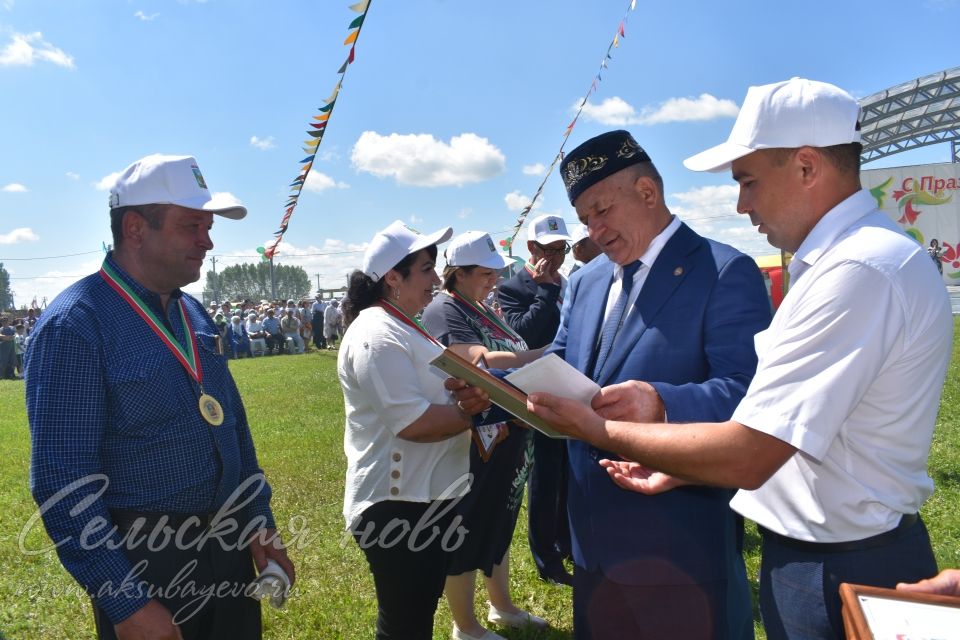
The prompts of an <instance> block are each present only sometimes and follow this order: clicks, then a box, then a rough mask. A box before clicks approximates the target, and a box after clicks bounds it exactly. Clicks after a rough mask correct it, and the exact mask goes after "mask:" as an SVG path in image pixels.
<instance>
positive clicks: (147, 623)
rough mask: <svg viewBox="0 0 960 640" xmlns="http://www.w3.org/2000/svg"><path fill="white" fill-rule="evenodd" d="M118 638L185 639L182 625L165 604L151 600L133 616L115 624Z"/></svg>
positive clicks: (139, 639)
mask: <svg viewBox="0 0 960 640" xmlns="http://www.w3.org/2000/svg"><path fill="white" fill-rule="evenodd" d="M113 631H114V633H116V634H117V640H183V636H182V635H180V627H178V626H177V625H175V624H173V615H171V613H170V611H168V610H167V608H166V607H165V606H163V605H162V604H160V603H159V602H157V601H156V600H151V601H150V602H148V603H147V605H146V606H145V607H143V608H142V609H140V610H138V611H137V612H135V613H134V614H133V615H132V616H130V617H129V618H127V619H126V620H124V621H123V622H121V623H120V624H117V625H114V627H113Z"/></svg>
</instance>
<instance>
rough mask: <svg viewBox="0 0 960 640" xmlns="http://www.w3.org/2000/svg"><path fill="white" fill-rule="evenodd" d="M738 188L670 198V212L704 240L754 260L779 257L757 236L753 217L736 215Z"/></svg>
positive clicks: (725, 187)
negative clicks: (769, 255) (707, 239)
mask: <svg viewBox="0 0 960 640" xmlns="http://www.w3.org/2000/svg"><path fill="white" fill-rule="evenodd" d="M738 189H739V187H737V186H736V185H720V186H711V187H699V188H695V189H690V190H689V191H684V192H682V193H672V194H670V198H669V199H670V200H673V202H669V204H670V211H671V212H673V213H674V214H676V215H677V216H679V217H680V219H681V220H683V221H684V222H685V223H687V225H689V226H690V228H691V229H693V230H694V231H696V232H697V233H699V234H700V235H702V236H705V237H707V238H711V239H713V240H716V241H718V242H723V243H725V244H729V245H731V246H733V247H735V248H737V249H739V250H740V251H742V252H744V253H746V254H748V255H751V256H762V255H766V254H770V253H776V252H777V250H776V249H774V248H773V247H771V246H770V245H769V244H768V243H767V240H766V236H764V235H762V234H760V233H757V230H756V229H755V228H754V227H753V225H751V224H750V217H749V216H746V215H740V214H738V213H737V195H738V193H739V191H738Z"/></svg>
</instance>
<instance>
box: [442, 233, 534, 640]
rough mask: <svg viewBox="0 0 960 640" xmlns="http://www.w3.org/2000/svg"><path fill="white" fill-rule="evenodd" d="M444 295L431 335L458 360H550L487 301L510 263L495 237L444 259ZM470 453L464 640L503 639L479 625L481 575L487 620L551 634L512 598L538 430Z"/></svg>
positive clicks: (484, 436)
mask: <svg viewBox="0 0 960 640" xmlns="http://www.w3.org/2000/svg"><path fill="white" fill-rule="evenodd" d="M444 255H445V257H446V261H447V266H446V267H445V268H444V270H443V293H441V294H440V295H438V296H436V297H435V298H434V299H433V302H431V303H430V304H429V305H428V306H427V308H426V310H425V311H424V312H423V324H424V326H425V327H426V329H427V331H428V332H430V334H431V335H433V336H434V337H436V338H437V339H438V340H440V342H442V343H443V344H444V345H446V346H447V348H448V349H450V350H451V351H453V352H454V353H456V354H458V355H460V356H462V357H464V358H466V359H467V360H470V361H471V362H476V361H478V360H479V359H481V358H482V359H483V360H484V361H485V362H486V364H487V365H489V366H491V367H497V368H511V367H519V366H523V365H524V364H526V363H527V362H530V361H532V360H534V359H536V358H537V357H539V356H540V354H541V353H542V352H543V349H542V348H541V349H536V350H534V351H528V350H527V345H526V343H525V342H524V341H523V338H521V337H520V336H519V334H517V332H516V331H514V330H513V329H512V328H510V325H508V324H507V323H506V322H505V321H504V320H503V318H501V317H500V316H499V315H497V313H496V312H495V311H494V310H493V309H492V308H490V306H488V305H487V304H486V303H485V302H484V300H485V299H486V297H487V295H488V294H489V293H490V292H491V291H492V290H493V287H494V286H495V285H496V283H497V279H498V278H499V275H500V272H501V271H502V270H503V269H504V268H505V267H506V266H507V265H508V264H509V263H510V261H509V260H507V259H506V258H504V257H503V256H502V255H501V254H500V253H498V252H497V249H496V246H495V245H494V243H493V240H492V239H491V238H490V235H489V234H487V233H484V232H482V231H467V232H466V233H463V234H461V235H459V236H457V237H456V238H454V239H453V240H451V241H450V245H449V246H448V247H447V249H446V251H444ZM475 433H476V436H475V438H474V444H475V446H474V447H471V449H470V473H471V474H473V483H472V484H471V485H470V493H469V494H468V495H467V496H466V497H465V498H464V499H463V500H462V501H461V502H460V504H459V505H458V506H459V514H460V515H461V516H462V517H463V526H464V527H465V528H466V529H467V531H468V533H467V534H466V536H465V538H464V541H463V544H461V545H460V546H459V547H458V548H457V549H456V550H455V551H454V552H453V553H452V554H451V558H450V566H449V568H448V569H447V573H448V574H449V576H448V578H447V586H446V589H445V593H446V596H447V602H448V603H449V604H450V613H451V615H452V616H453V637H454V638H455V639H459V640H470V639H472V638H485V639H486V640H495V639H496V638H501V636H499V635H497V634H495V633H493V632H492V631H487V630H486V629H485V628H484V627H483V626H482V625H481V624H480V622H479V621H478V620H477V616H476V614H475V613H474V608H473V601H474V591H475V583H476V572H477V570H478V569H479V570H481V571H483V573H484V576H485V578H486V579H485V583H486V590H487V596H488V597H487V600H488V601H489V604H490V608H489V611H488V613H487V620H488V621H490V622H494V623H497V624H502V625H506V626H511V627H521V626H527V625H534V626H539V627H544V626H546V621H544V620H543V619H542V618H539V617H537V616H535V615H532V614H530V613H527V612H526V611H523V610H522V609H520V608H518V607H517V606H516V605H515V604H514V603H513V600H512V599H511V597H510V555H509V549H510V542H511V540H512V539H513V531H514V528H515V527H516V524H517V516H518V514H519V512H520V505H521V503H522V502H523V488H524V486H525V484H526V480H527V475H528V473H529V466H530V461H531V460H532V458H533V440H532V438H531V435H530V430H528V429H526V428H524V427H520V426H517V425H516V424H511V423H507V422H504V423H501V424H494V425H487V426H484V427H480V428H478V429H477V431H476V432H475Z"/></svg>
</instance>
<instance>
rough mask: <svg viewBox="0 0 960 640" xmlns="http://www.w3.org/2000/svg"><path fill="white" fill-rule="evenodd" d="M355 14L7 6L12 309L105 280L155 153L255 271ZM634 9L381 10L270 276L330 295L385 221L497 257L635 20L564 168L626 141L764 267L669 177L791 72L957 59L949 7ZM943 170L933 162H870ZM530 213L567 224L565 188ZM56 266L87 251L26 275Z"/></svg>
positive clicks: (0, 120) (236, 258)
mask: <svg viewBox="0 0 960 640" xmlns="http://www.w3.org/2000/svg"><path fill="white" fill-rule="evenodd" d="M349 4H350V2H349V1H340V0H337V1H330V0H322V1H321V0H314V1H306V0H276V1H275V2H264V1H258V0H207V1H204V2H201V1H196V0H194V1H186V0H183V1H179V2H178V1H175V0H152V1H151V0H130V1H126V0H115V1H113V0H100V1H95V0H82V1H81V0H77V1H67V0H61V1H54V0H34V1H28V0H0V96H2V97H3V98H2V100H0V136H2V137H0V139H2V148H3V150H4V153H3V154H2V155H0V262H3V263H4V266H5V267H6V268H7V270H8V271H9V272H10V275H11V277H12V278H13V280H12V288H13V290H14V292H15V295H16V299H17V303H18V305H19V304H26V303H29V302H30V300H31V299H32V298H33V297H34V296H36V297H37V299H38V300H42V299H43V298H44V297H46V298H48V299H52V298H53V296H55V295H56V293H57V292H59V291H60V290H62V289H63V288H64V287H66V286H67V285H69V284H70V283H71V282H73V280H75V279H76V277H77V276H82V275H84V274H87V273H90V272H92V271H95V270H96V268H97V266H98V265H99V262H100V260H101V259H102V252H100V248H101V243H102V242H109V241H110V238H109V220H108V216H107V211H108V210H107V191H106V189H107V185H108V183H109V181H110V179H111V176H112V175H113V174H115V173H116V172H118V171H120V170H122V169H123V168H124V167H125V166H126V165H128V164H129V163H130V162H132V161H133V160H136V159H137V158H139V157H142V156H144V155H147V154H149V153H170V154H190V155H194V156H196V157H197V159H198V161H199V164H200V167H201V169H202V170H203V173H204V176H205V177H206V180H207V183H208V184H209V185H210V187H211V189H212V190H213V191H215V192H222V193H224V194H225V195H224V196H222V197H226V198H231V197H232V198H235V199H238V200H240V201H242V202H243V203H244V204H245V205H246V206H247V207H248V208H249V210H250V215H248V216H247V218H246V219H244V220H243V221H240V222H234V221H230V220H218V222H217V224H216V225H215V228H214V234H213V238H214V242H215V244H216V247H215V249H214V250H213V251H212V252H211V254H210V255H216V256H218V266H224V265H229V264H233V263H236V262H243V261H253V260H255V259H257V254H256V247H258V246H262V245H264V244H266V243H267V242H268V241H269V240H270V239H271V237H272V234H273V232H274V231H275V230H276V229H277V228H278V225H279V222H280V218H281V216H282V214H283V205H284V203H285V202H286V195H287V193H288V188H287V185H288V184H289V183H290V182H291V181H292V180H293V179H294V178H295V177H296V176H297V174H298V173H299V166H300V165H299V164H298V163H299V161H300V160H301V159H302V158H303V157H304V156H305V155H306V154H304V153H303V151H302V150H301V146H302V143H303V141H304V140H306V139H308V136H307V135H306V133H305V131H306V129H307V125H308V123H309V122H310V121H311V118H312V117H313V116H314V115H317V114H318V113H319V112H318V111H317V108H318V107H320V106H322V105H323V99H324V98H326V97H327V96H329V95H330V93H331V91H332V89H333V87H334V85H335V83H336V81H337V79H338V77H339V75H338V73H337V71H338V69H339V68H340V66H341V64H342V63H343V62H344V60H345V59H346V56H347V53H348V51H349V47H347V46H344V45H343V44H342V43H343V40H344V38H345V37H346V36H347V35H348V25H349V24H350V22H351V21H352V20H353V19H354V18H355V17H356V15H357V14H355V13H354V12H352V11H351V10H350V9H349V8H348V5H349ZM628 5H629V0H592V1H590V2H585V1H583V0H581V1H579V2H575V1H572V0H553V1H551V2H547V1H542V0H541V1H534V0H528V1H525V2H524V1H517V0H512V1H504V0H487V1H486V2H465V1H459V2H458V1H454V0H445V1H443V0H408V1H406V2H401V1H400V0H373V1H372V4H371V7H370V11H369V14H368V16H367V20H366V22H365V24H364V26H363V30H362V32H361V34H360V37H359V40H358V42H357V46H356V60H355V62H354V63H353V64H352V65H351V66H350V67H349V68H348V70H347V74H346V78H345V82H344V86H343V89H342V91H341V92H340V95H339V98H338V100H337V103H336V107H335V109H334V111H333V114H332V117H331V118H330V121H329V125H328V129H327V133H326V135H325V136H324V138H323V141H322V143H321V145H320V148H319V152H318V157H317V161H316V162H315V164H314V167H313V172H312V178H311V180H310V183H309V184H308V185H307V189H305V190H304V193H303V195H302V196H301V198H300V201H299V205H298V206H297V208H296V210H295V212H294V214H293V218H292V220H291V222H290V227H289V230H288V232H287V234H286V237H285V240H284V242H283V244H282V245H281V248H280V252H279V254H278V258H277V260H278V262H282V263H287V264H299V265H301V266H303V267H304V268H305V269H306V270H307V272H308V273H309V274H310V276H311V278H312V279H314V281H315V280H316V279H317V274H319V277H320V282H321V284H323V285H324V286H339V285H341V284H342V283H343V282H344V275H345V274H346V273H347V272H349V271H350V270H351V269H353V268H356V267H357V266H358V265H359V262H360V259H361V256H362V248H363V246H364V243H366V242H367V241H368V240H369V239H370V237H371V236H372V235H373V233H374V232H375V231H376V230H377V229H380V228H382V227H384V226H386V225H387V224H389V223H390V222H391V221H393V220H394V219H397V218H399V219H402V220H404V221H406V222H408V223H409V224H411V225H412V226H415V227H417V228H421V229H422V230H432V229H435V228H438V227H440V226H444V225H451V226H453V227H454V231H455V232H462V231H466V230H470V229H480V230H484V231H489V232H491V233H492V234H493V235H494V238H495V239H496V240H499V239H501V238H503V237H505V236H506V234H507V232H508V231H509V229H510V228H511V227H512V225H513V223H514V221H515V219H516V216H517V214H518V211H519V209H520V208H521V207H522V206H523V205H524V204H525V203H526V202H528V201H529V198H530V197H531V196H532V195H533V194H534V192H535V191H536V189H537V186H538V185H539V184H540V181H541V180H542V179H543V175H542V173H540V174H538V173H537V170H538V167H540V169H539V170H540V171H541V172H542V171H543V169H542V167H544V166H548V165H549V164H550V162H551V161H552V159H553V157H554V156H555V155H556V153H557V151H558V150H559V148H560V144H561V143H562V141H563V132H564V129H565V127H566V126H567V124H568V123H569V122H570V120H571V119H572V117H573V114H574V108H575V105H576V104H577V103H578V102H579V100H580V99H581V98H582V97H583V95H584V94H585V93H586V92H587V90H588V88H589V86H590V84H591V82H592V81H593V78H594V76H595V75H596V73H597V70H598V68H599V64H600V61H601V59H602V58H603V55H604V53H605V51H606V49H607V46H608V44H609V43H610V42H611V40H612V39H613V36H614V34H615V32H616V30H617V27H618V25H619V23H620V20H621V18H622V17H623V16H624V15H626V16H627V23H626V26H625V34H626V37H625V38H623V39H622V40H621V41H620V44H619V47H618V48H616V49H614V50H613V59H612V60H610V61H609V64H608V68H607V69H606V70H605V71H604V72H603V79H602V82H601V83H600V84H599V87H598V90H597V91H596V92H595V93H593V94H592V95H591V97H590V102H589V105H588V108H587V109H586V110H585V112H584V115H583V116H581V118H580V120H579V122H578V123H577V126H576V127H575V129H574V130H573V133H572V134H571V136H570V141H569V142H568V144H567V150H570V149H572V148H573V146H575V145H576V144H578V143H580V142H582V141H583V140H585V139H587V138H589V137H591V136H593V135H596V134H598V133H602V132H603V131H606V130H610V129H613V128H628V129H630V130H631V131H632V132H633V134H634V135H635V137H636V138H637V140H638V141H639V142H640V144H641V145H643V146H644V147H645V149H646V150H647V152H648V153H649V154H650V155H651V157H652V158H653V160H654V162H655V163H656V164H657V166H658V168H659V169H660V171H661V173H662V174H663V176H664V180H665V183H666V191H667V202H668V205H670V207H671V210H673V211H674V213H677V214H678V215H680V216H681V217H682V218H683V219H685V220H687V221H688V223H689V224H691V226H693V227H694V228H695V229H696V230H698V231H700V232H701V233H704V234H707V235H710V236H713V237H715V238H717V239H720V240H722V241H725V242H729V243H730V244H733V245H735V246H737V247H739V248H741V249H742V250H744V251H746V252H748V253H750V254H752V255H759V254H761V253H766V252H768V249H767V247H766V245H765V243H764V242H763V239H762V237H760V236H759V235H758V234H757V233H756V231H755V230H754V229H752V228H751V227H750V226H749V224H748V223H747V221H746V220H745V219H743V217H742V216H736V215H735V212H734V201H735V194H736V191H735V189H734V188H733V183H732V182H731V180H730V178H729V176H728V175H723V174H698V173H692V172H690V171H687V170H686V169H684V168H683V166H682V164H681V162H682V160H683V159H684V158H686V157H687V156H689V155H692V154H693V153H696V152H698V151H700V150H702V149H704V148H706V147H708V146H712V145H714V144H717V143H719V142H721V141H722V140H724V139H726V137H727V134H728V133H729V129H730V127H731V125H732V123H733V118H734V117H735V115H736V111H737V108H738V106H739V104H740V102H741V101H742V99H743V96H744V94H745V93H746V89H747V87H748V86H749V85H753V84H764V83H768V82H774V81H778V80H783V79H786V78H789V77H791V76H804V77H810V78H814V79H818V80H825V81H828V82H833V83H835V84H837V85H839V86H841V87H843V88H845V89H847V90H848V91H850V92H851V93H852V94H854V95H855V96H857V97H863V96H866V95H869V94H872V93H874V92H877V91H880V90H882V89H885V88H888V87H890V86H892V85H894V84H897V83H900V82H904V81H908V80H912V79H914V78H916V77H918V76H923V75H927V74H930V73H934V72H937V71H940V70H943V69H946V68H950V67H954V66H957V65H958V64H960V55H958V52H960V49H958V47H957V44H956V28H957V24H958V23H960V0H908V1H906V2H903V1H901V2H892V1H888V0H870V1H865V0H840V1H837V0H830V1H827V0H807V1H805V2H790V3H786V2H777V1H775V0H729V1H728V2H712V1H708V0H671V1H669V2H665V1H659V2H653V1H644V0H637V5H636V9H635V10H634V11H630V12H628V11H627V8H628ZM946 161H949V147H948V145H937V146H933V147H927V148H925V149H920V150H916V151H913V152H909V153H905V154H900V155H897V156H893V157H891V158H889V159H887V160H886V162H885V163H883V162H877V163H871V164H869V165H867V167H868V168H873V167H880V166H893V165H904V164H920V163H928V162H946ZM535 212H536V213H543V212H550V213H558V214H560V215H562V216H564V218H566V219H567V220H568V221H573V220H574V219H575V213H574V211H573V209H572V207H570V206H569V204H568V203H567V201H566V197H565V194H564V191H563V186H562V183H561V182H560V180H559V178H558V176H556V175H555V174H554V175H551V176H550V177H549V179H548V181H547V184H546V188H545V189H544V192H543V195H542V197H541V198H540V200H539V201H538V204H537V208H536V209H535ZM520 239H521V240H523V239H525V238H524V236H523V235H522V234H521V237H520ZM521 245H523V242H519V243H518V247H519V246H521ZM521 253H525V251H523V252H521ZM65 254H81V255H73V256H71V257H65V258H57V259H38V258H45V257H48V256H62V255H65ZM208 265H209V263H208ZM201 288H202V287H201V283H197V284H195V285H192V286H190V287H187V289H188V290H190V291H199V290H200V289H201Z"/></svg>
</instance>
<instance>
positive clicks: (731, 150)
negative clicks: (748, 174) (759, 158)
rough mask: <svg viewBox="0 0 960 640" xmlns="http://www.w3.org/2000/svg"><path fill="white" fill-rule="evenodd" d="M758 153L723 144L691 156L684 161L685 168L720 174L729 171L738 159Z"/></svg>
mask: <svg viewBox="0 0 960 640" xmlns="http://www.w3.org/2000/svg"><path fill="white" fill-rule="evenodd" d="M754 151H756V149H751V148H750V147H744V146H743V145H739V144H734V143H732V142H723V143H721V144H718V145H717V146H715V147H711V148H710V149H707V150H706V151H701V152H700V153H698V154H697V155H695V156H690V157H689V158H687V159H686V160H684V161H683V166H685V167H686V168H687V169H690V170H691V171H710V172H711V173H719V172H720V171H727V170H728V169H729V168H730V163H731V162H733V161H734V160H736V159H738V158H742V157H743V156H746V155H749V154H751V153H753V152H754Z"/></svg>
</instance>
